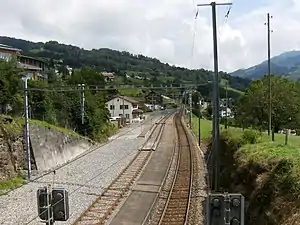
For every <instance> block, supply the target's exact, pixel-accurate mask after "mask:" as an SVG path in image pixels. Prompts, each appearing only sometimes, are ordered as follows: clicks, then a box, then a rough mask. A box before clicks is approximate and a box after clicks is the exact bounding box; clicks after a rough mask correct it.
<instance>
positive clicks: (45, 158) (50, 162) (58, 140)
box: [30, 124, 93, 171]
mask: <svg viewBox="0 0 300 225" xmlns="http://www.w3.org/2000/svg"><path fill="white" fill-rule="evenodd" d="M30 142H31V147H32V151H33V156H34V158H35V164H36V166H37V169H38V170H39V171H47V170H50V169H53V168H55V167H57V166H59V165H62V164H64V163H66V162H68V161H70V160H72V159H74V158H75V157H77V156H78V155H80V154H82V153H84V152H86V151H87V150H88V149H89V148H90V147H91V146H92V145H93V143H92V142H91V141H90V140H88V139H84V138H81V137H76V136H73V135H69V134H65V133H62V132H58V131H55V130H52V129H49V128H47V127H42V126H39V125H36V124H31V125H30Z"/></svg>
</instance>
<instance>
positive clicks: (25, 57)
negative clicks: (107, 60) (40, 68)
mask: <svg viewBox="0 0 300 225" xmlns="http://www.w3.org/2000/svg"><path fill="white" fill-rule="evenodd" d="M19 57H20V58H23V59H33V60H35V61H39V62H43V63H45V61H44V60H42V59H37V58H34V57H30V56H26V55H20V56H19Z"/></svg>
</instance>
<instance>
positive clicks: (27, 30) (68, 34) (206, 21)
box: [0, 0, 300, 71]
mask: <svg viewBox="0 0 300 225" xmlns="http://www.w3.org/2000/svg"><path fill="white" fill-rule="evenodd" d="M207 2H208V1H206V0H201V1H200V0H198V1H195V0H190V1H186V0H152V1H146V0H114V1H110V0H100V1H99V0H86V1H82V0H69V1H60V0H42V1H36V0H10V1H5V0H0V3H1V8H0V26H1V33H0V35H5V36H15V37H18V38H23V39H28V40H32V41H48V40H57V41H59V42H64V43H67V44H73V45H78V46H80V47H84V48H87V49H92V48H101V47H109V48H113V49H118V50H126V51H129V52H132V53H136V54H145V55H148V56H151V57H157V58H159V59H160V60H162V61H164V62H168V63H170V64H175V65H180V66H185V67H191V68H202V67H204V68H208V69H212V68H213V67H212V27H211V9H210V7H200V8H199V17H198V19H197V21H195V20H194V17H195V12H196V7H195V5H196V3H207ZM217 2H218V1H217ZM222 2H224V1H222ZM227 2H230V0H229V1H227ZM260 2H261V3H253V2H252V1H251V2H250V1H249V2H248V3H247V2H245V1H244V0H235V1H234V5H233V7H232V10H231V14H230V15H229V19H228V21H227V23H225V24H223V21H224V16H225V14H226V12H227V9H228V8H227V7H226V6H220V7H218V8H217V10H218V24H219V29H218V33H219V40H218V41H219V64H220V69H222V70H225V71H232V70H235V69H238V68H241V67H249V66H251V65H253V64H256V63H259V62H260V61H262V60H264V59H265V58H266V27H265V26H264V22H265V21H266V12H270V13H271V14H272V15H273V16H274V18H273V19H272V28H273V30H274V32H273V33H272V54H273V55H276V54H279V53H281V52H283V51H287V50H292V49H297V48H299V47H300V46H299V44H300V41H299V40H300V32H299V31H300V22H299V21H300V14H299V13H298V12H299V10H300V0H285V1H282V0H272V1H271V0H262V1H260ZM297 10H298V11H297ZM193 37H195V39H194V38H193ZM193 43H194V45H193Z"/></svg>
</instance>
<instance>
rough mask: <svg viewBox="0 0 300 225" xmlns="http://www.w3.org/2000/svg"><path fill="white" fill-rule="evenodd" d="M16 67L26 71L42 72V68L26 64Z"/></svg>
mask: <svg viewBox="0 0 300 225" xmlns="http://www.w3.org/2000/svg"><path fill="white" fill-rule="evenodd" d="M18 67H19V68H21V69H27V70H39V71H40V70H42V68H40V67H37V66H32V65H28V64H24V63H19V64H18Z"/></svg>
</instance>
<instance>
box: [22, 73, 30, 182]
mask: <svg viewBox="0 0 300 225" xmlns="http://www.w3.org/2000/svg"><path fill="white" fill-rule="evenodd" d="M27 80H28V77H25V78H23V81H24V109H25V143H26V154H27V178H28V181H30V178H31V156H30V142H29V118H28V89H27Z"/></svg>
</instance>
